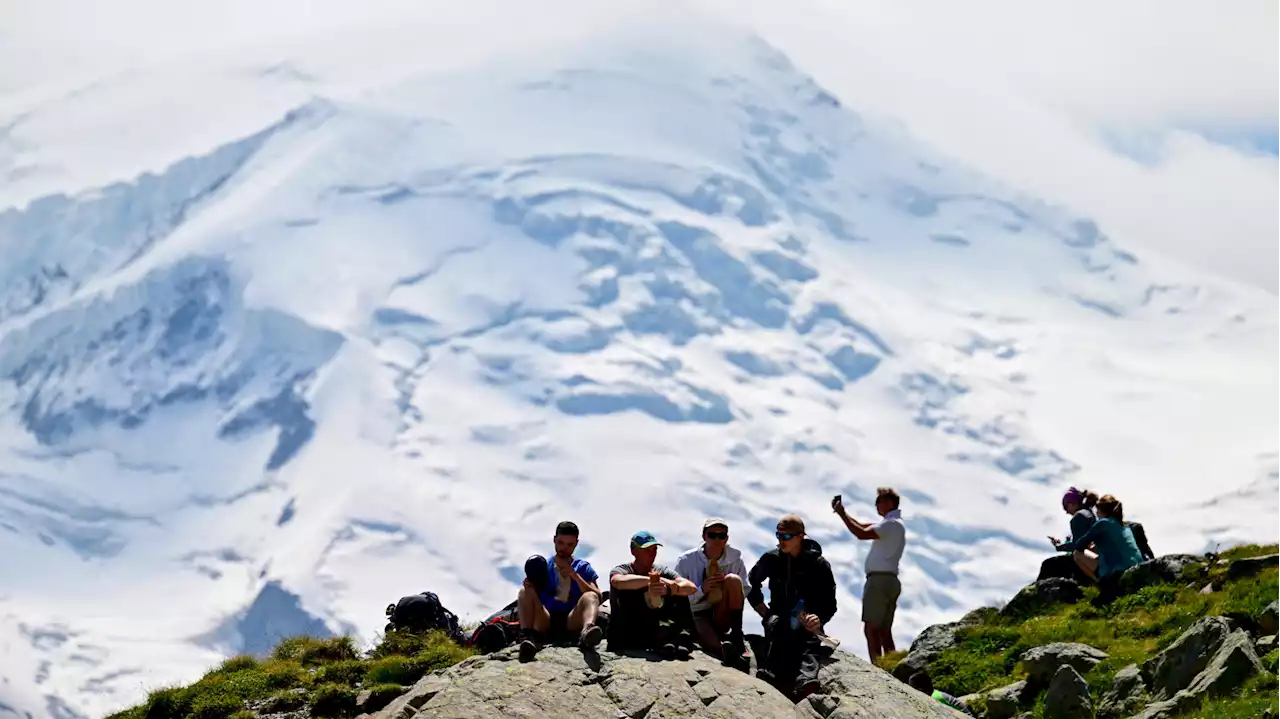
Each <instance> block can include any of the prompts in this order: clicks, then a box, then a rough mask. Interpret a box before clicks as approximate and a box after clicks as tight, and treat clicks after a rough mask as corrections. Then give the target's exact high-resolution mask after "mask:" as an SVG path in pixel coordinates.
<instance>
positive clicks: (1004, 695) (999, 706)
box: [987, 681, 1032, 719]
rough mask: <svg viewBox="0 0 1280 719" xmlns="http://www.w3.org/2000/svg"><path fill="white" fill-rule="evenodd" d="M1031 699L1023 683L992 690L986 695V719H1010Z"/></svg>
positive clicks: (1025, 684)
mask: <svg viewBox="0 0 1280 719" xmlns="http://www.w3.org/2000/svg"><path fill="white" fill-rule="evenodd" d="M1031 698H1032V694H1031V692H1030V691H1028V690H1027V683H1026V682H1025V681H1023V682H1014V683H1013V684H1009V685H1008V686H1003V687H1000V688H999V689H993V690H992V691H990V692H988V693H987V719H1012V717H1013V716H1014V715H1015V714H1017V713H1018V710H1020V709H1021V708H1022V706H1023V704H1027V703H1029V701H1030V699H1031Z"/></svg>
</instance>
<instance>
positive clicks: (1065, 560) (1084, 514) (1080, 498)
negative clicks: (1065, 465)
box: [1036, 487, 1098, 584]
mask: <svg viewBox="0 0 1280 719" xmlns="http://www.w3.org/2000/svg"><path fill="white" fill-rule="evenodd" d="M1097 504H1098V495H1097V494H1095V493H1094V492H1091V491H1089V490H1087V489H1077V488H1075V487H1070V488H1068V489H1067V491H1066V492H1065V493H1064V494H1063V495H1062V511H1064V512H1066V513H1067V514H1070V515H1071V534H1070V535H1068V536H1067V537H1066V538H1064V539H1063V540H1062V541H1063V542H1070V541H1071V540H1072V539H1076V538H1079V537H1083V536H1084V535H1085V533H1086V532H1088V531H1089V528H1090V527H1092V526H1093V524H1094V522H1097V521H1098V516H1097V515H1096V514H1094V511H1093V508H1094V506H1096V505H1097ZM1049 543H1050V544H1051V545H1053V546H1054V548H1055V549H1056V548H1057V546H1058V545H1059V544H1061V543H1062V542H1059V541H1058V539H1057V538H1056V537H1049ZM1097 559H1098V557H1097V555H1096V554H1094V553H1093V552H1092V551H1091V550H1090V549H1088V548H1087V547H1080V548H1078V549H1077V550H1076V551H1074V552H1072V553H1071V554H1068V555H1063V554H1055V555H1054V556H1052V557H1050V558H1048V559H1046V560H1044V562H1042V563H1041V564H1040V576H1038V577H1036V581H1039V580H1041V579H1049V578H1050V577H1066V578H1068V579H1074V580H1076V581H1077V582H1080V583H1082V584H1083V583H1087V582H1092V581H1094V578H1093V577H1092V576H1091V575H1090V574H1089V573H1088V572H1087V571H1086V570H1085V567H1086V566H1097Z"/></svg>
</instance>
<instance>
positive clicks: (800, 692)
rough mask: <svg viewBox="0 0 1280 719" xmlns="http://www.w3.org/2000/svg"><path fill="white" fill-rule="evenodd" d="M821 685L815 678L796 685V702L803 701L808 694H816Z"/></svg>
mask: <svg viewBox="0 0 1280 719" xmlns="http://www.w3.org/2000/svg"><path fill="white" fill-rule="evenodd" d="M821 689H822V687H821V686H820V685H819V684H818V680H817V679H810V680H809V681H806V682H803V683H801V684H799V685H797V686H796V702H797V703H799V702H802V701H804V699H805V697H807V696H809V695H810V694H817V693H818V692H819V691H821Z"/></svg>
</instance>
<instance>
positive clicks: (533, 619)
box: [516, 588, 551, 636]
mask: <svg viewBox="0 0 1280 719" xmlns="http://www.w3.org/2000/svg"><path fill="white" fill-rule="evenodd" d="M516 606H517V607H518V608H519V614H520V628H521V629H524V630H528V629H532V630H533V631H535V632H538V633H540V634H542V635H544V636H545V635H546V634H547V632H548V631H550V630H551V614H550V613H549V612H548V611H547V609H546V607H544V606H542V600H541V599H539V598H538V593H537V592H535V591H532V590H528V589H524V588H521V589H520V595H519V597H518V599H517V604H516Z"/></svg>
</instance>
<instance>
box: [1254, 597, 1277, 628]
mask: <svg viewBox="0 0 1280 719" xmlns="http://www.w3.org/2000/svg"><path fill="white" fill-rule="evenodd" d="M1277 630H1280V602H1272V603H1270V604H1268V605H1267V608H1266V609H1264V610H1262V615H1261V616H1259V617H1258V633H1259V634H1262V635H1263V636H1266V635H1268V634H1270V635H1272V636H1274V635H1275V634H1276V633H1277Z"/></svg>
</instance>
